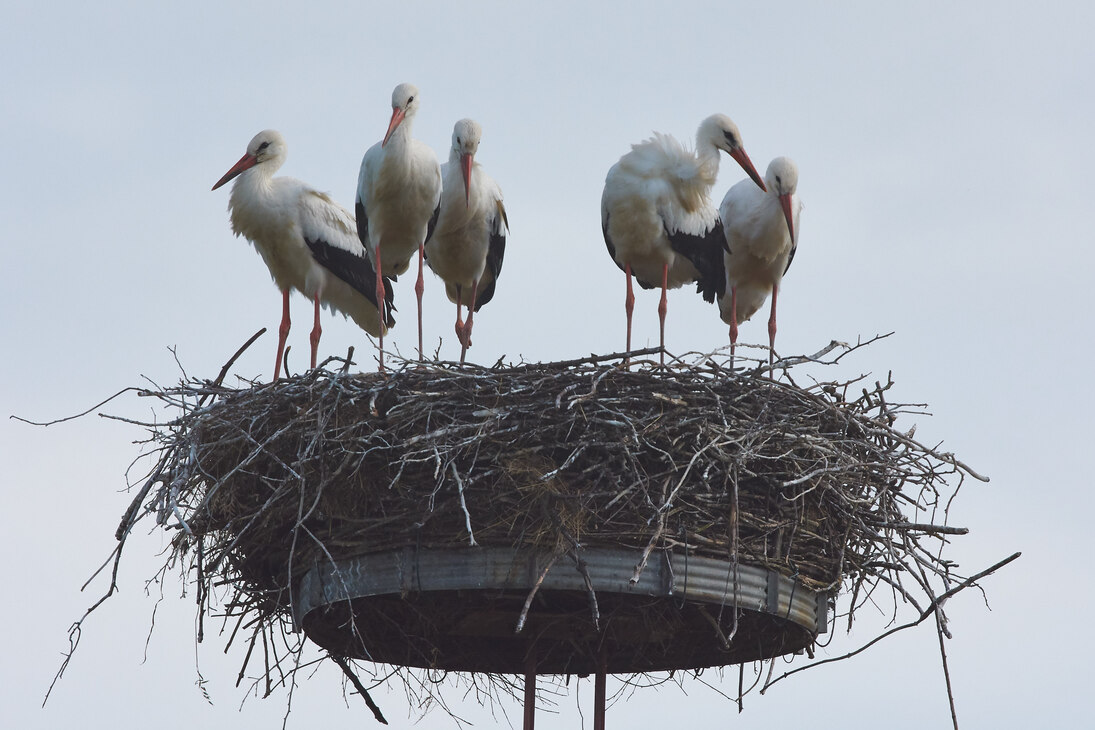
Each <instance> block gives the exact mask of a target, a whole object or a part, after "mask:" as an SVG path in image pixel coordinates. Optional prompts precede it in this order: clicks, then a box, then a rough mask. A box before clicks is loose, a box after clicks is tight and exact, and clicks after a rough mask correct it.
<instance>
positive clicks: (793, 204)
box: [719, 157, 802, 370]
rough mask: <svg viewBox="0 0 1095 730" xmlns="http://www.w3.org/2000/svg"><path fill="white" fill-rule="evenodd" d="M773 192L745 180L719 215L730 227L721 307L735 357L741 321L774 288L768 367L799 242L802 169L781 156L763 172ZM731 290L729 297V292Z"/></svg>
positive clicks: (730, 192)
mask: <svg viewBox="0 0 1095 730" xmlns="http://www.w3.org/2000/svg"><path fill="white" fill-rule="evenodd" d="M764 179H765V181H766V182H767V183H768V191H767V192H764V193H762V192H760V191H758V190H757V189H756V188H754V187H753V186H752V185H750V184H749V183H748V182H747V181H745V180H743V181H741V182H739V183H738V184H737V185H734V186H733V187H732V188H730V190H728V191H727V192H726V197H724V198H723V199H722V206H720V208H719V214H720V215H721V216H722V224H723V228H724V230H725V232H726V244H727V253H726V256H725V267H726V281H725V284H724V287H725V289H724V291H723V292H721V293H720V296H719V310H720V312H721V314H722V319H723V321H724V322H727V323H729V325H730V358H731V361H732V360H733V357H734V347H735V346H736V345H737V341H738V325H739V324H741V323H742V322H744V321H745V320H747V319H749V318H750V317H752V316H753V314H754V313H755V312H756V311H757V310H758V309H760V307H761V305H762V304H764V299H765V297H767V296H768V293H769V292H771V293H772V313H771V316H770V317H769V318H768V367H769V370H771V369H772V368H773V367H774V365H775V354H774V353H775V345H776V295H777V294H778V292H779V285H780V282H781V281H782V280H783V275H784V274H785V273H787V269H788V268H790V266H791V261H792V260H794V258H795V249H796V248H797V247H798V218H799V213H800V212H801V210H802V201H801V200H799V198H798V195H796V194H795V191H796V189H797V188H798V168H797V167H796V166H795V163H794V162H792V161H791V160H790V159H789V158H787V157H777V158H776V159H774V160H772V162H771V163H770V164H769V165H768V170H767V171H766V172H765V174H764ZM727 291H728V292H729V296H727V295H726V292H727Z"/></svg>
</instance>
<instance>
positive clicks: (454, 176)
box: [426, 119, 509, 364]
mask: <svg viewBox="0 0 1095 730" xmlns="http://www.w3.org/2000/svg"><path fill="white" fill-rule="evenodd" d="M482 135H483V130H482V128H481V127H480V126H479V124H478V123H477V122H475V121H473V120H471V119H461V120H460V121H459V122H457V123H456V126H455V127H454V128H453V131H452V148H451V150H450V151H449V161H448V162H446V163H445V164H443V165H442V166H441V178H442V181H443V184H442V193H441V214H440V215H439V216H438V219H437V228H436V229H434V232H433V236H432V237H431V238H430V240H429V242H428V243H427V244H426V263H427V264H429V266H430V268H431V269H433V272H434V273H435V274H437V275H438V276H440V277H441V279H442V280H443V281H444V282H445V293H446V294H447V295H448V297H449V301H451V302H453V303H454V304H456V337H457V339H458V340H459V341H460V363H461V364H463V363H464V357H465V355H466V354H467V351H468V348H469V347H471V329H472V318H473V316H474V314H475V312H477V311H479V308H480V307H482V306H483V305H484V304H486V303H487V302H489V301H490V300H491V299H492V298H493V297H494V285H495V282H496V281H497V280H498V274H499V273H500V272H501V271H502V258H503V257H504V256H505V253H506V236H507V234H508V233H509V221H508V220H507V219H506V209H505V207H504V206H503V205H502V189H501V188H499V187H498V184H497V183H496V182H494V180H493V179H491V177H490V176H489V175H487V173H485V172H484V171H483V168H482V166H480V164H479V163H478V162H476V161H475V153H476V152H477V151H478V150H479V140H480V138H481V137H482ZM462 306H466V307H467V308H468V321H467V323H466V324H465V323H464V322H463V321H462V318H461V307H462Z"/></svg>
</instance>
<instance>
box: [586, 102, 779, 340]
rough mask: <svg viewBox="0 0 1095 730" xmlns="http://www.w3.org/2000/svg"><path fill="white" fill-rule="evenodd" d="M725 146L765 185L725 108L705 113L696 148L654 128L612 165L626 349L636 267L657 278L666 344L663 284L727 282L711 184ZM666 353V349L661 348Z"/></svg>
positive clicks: (610, 220) (646, 283)
mask: <svg viewBox="0 0 1095 730" xmlns="http://www.w3.org/2000/svg"><path fill="white" fill-rule="evenodd" d="M719 150H724V151H725V152H727V153H728V154H729V155H730V156H731V157H733V158H734V160H735V161H737V162H738V164H740V165H741V166H742V168H743V169H744V170H745V171H746V172H747V173H748V174H749V176H750V177H752V178H753V180H754V181H755V182H756V184H757V185H759V186H761V187H762V188H763V186H764V184H763V182H762V181H761V179H760V175H759V174H758V173H757V171H756V169H755V168H754V167H753V163H752V162H751V161H750V160H749V156H748V155H747V154H746V153H745V149H744V147H743V146H742V141H741V134H740V132H739V131H738V128H737V126H736V125H735V124H734V123H733V122H732V121H731V120H730V119H729V117H727V116H725V115H723V114H715V115H712V116H710V117H708V118H707V119H705V120H704V121H703V122H702V123H701V124H700V127H699V130H698V131H697V132H696V149H695V151H692V150H688V149H687V148H685V146H684V145H682V144H681V143H680V142H678V141H677V140H676V139H674V138H673V137H671V136H669V135H666V134H659V133H655V134H654V136H653V137H652V138H651V139H648V140H646V141H644V142H641V143H639V144H636V145H632V147H631V151H630V152H628V153H627V154H625V155H624V156H623V157H621V158H620V160H619V162H617V163H616V164H615V165H613V166H612V168H611V169H610V170H609V171H608V176H607V177H606V179H605V188H604V193H603V194H602V196H601V227H602V230H603V232H604V238H605V244H606V245H607V246H608V253H609V255H610V256H612V259H613V261H615V263H616V265H617V266H618V267H619V268H620V269H621V270H622V271H623V272H624V274H625V276H626V277H627V296H626V298H625V300H624V308H625V311H626V313H627V349H628V350H630V349H631V314H632V311H633V309H634V293H633V292H632V288H631V276H632V274H634V276H635V278H636V279H637V280H638V282H639V285H640V286H642V287H643V288H644V289H652V288H654V287H657V286H660V287H661V289H662V296H661V300H660V302H659V305H658V316H659V322H660V332H661V346H662V348H663V350H664V347H665V313H666V308H667V304H666V290H667V289H675V288H677V287H679V286H681V285H683V284H686V283H688V282H692V281H695V282H697V283H698V287H697V288H698V289H699V291H700V292H701V293H702V294H703V296H704V299H706V300H707V301H714V299H715V296H716V293H717V291H718V289H719V288H721V285H722V260H721V255H722V253H721V252H722V247H723V233H722V229H721V225H720V223H719V218H718V213H717V211H716V210H715V206H714V205H713V204H712V202H711V200H710V197H709V192H710V189H711V186H712V185H714V184H715V180H716V178H717V176H718V171H719ZM662 358H663V360H664V353H663V355H662Z"/></svg>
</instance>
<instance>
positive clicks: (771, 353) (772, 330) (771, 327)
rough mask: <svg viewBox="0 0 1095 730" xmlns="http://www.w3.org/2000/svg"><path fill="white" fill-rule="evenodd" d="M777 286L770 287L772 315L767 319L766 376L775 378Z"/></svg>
mask: <svg viewBox="0 0 1095 730" xmlns="http://www.w3.org/2000/svg"><path fill="white" fill-rule="evenodd" d="M778 292H779V285H778V284H777V285H776V286H773V287H772V314H771V316H769V317H768V375H769V376H770V377H775V369H776V294H777V293H778Z"/></svg>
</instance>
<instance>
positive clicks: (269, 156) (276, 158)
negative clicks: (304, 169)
mask: <svg viewBox="0 0 1095 730" xmlns="http://www.w3.org/2000/svg"><path fill="white" fill-rule="evenodd" d="M287 152H288V147H287V146H286V144H285V138H284V137H282V136H281V133H280V132H278V131H277V130H276V129H264V130H263V131H261V132H259V133H258V134H256V135H255V136H254V137H252V138H251V141H250V142H248V143H247V153H246V154H245V155H244V156H243V157H241V158H240V159H239V162H237V163H236V164H235V165H233V166H232V168H231V169H230V170H229V171H228V172H226V173H224V177H222V178H221V179H220V180H218V181H217V184H216V185H214V186H213V189H214V190H216V189H217V188H219V187H220V186H221V185H224V184H225V183H226V182H228V181H229V180H231V179H232V178H234V177H236V176H237V175H239V174H240V173H241V172H243V171H245V170H248V169H250V168H252V167H255V166H256V165H263V169H264V170H266V174H268V175H273V174H274V173H275V172H276V171H277V169H278V168H279V167H281V164H282V163H283V162H285V155H286V153H287Z"/></svg>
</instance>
